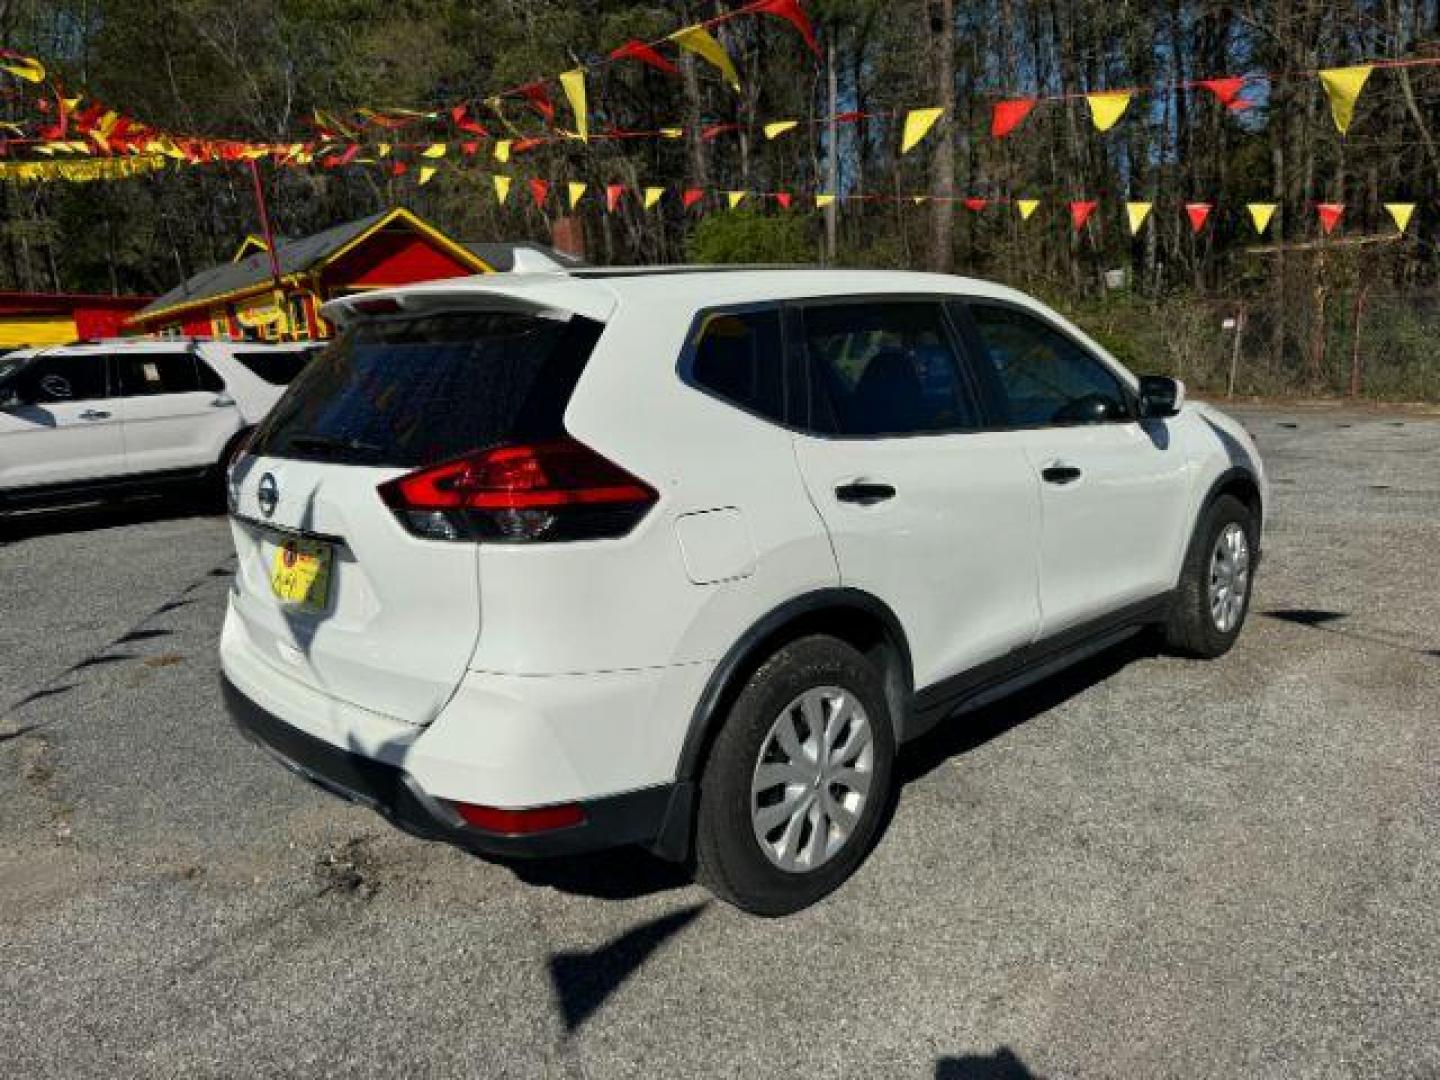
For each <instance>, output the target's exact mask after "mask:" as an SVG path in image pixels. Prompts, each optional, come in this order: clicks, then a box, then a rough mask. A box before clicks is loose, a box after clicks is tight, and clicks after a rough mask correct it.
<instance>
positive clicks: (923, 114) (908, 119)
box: [900, 109, 945, 154]
mask: <svg viewBox="0 0 1440 1080" xmlns="http://www.w3.org/2000/svg"><path fill="white" fill-rule="evenodd" d="M944 112H945V110H944V109H911V110H910V111H909V112H908V113H906V114H905V129H904V131H903V132H902V133H901V136H900V153H902V154H908V153H909V152H910V151H911V150H912V149H914V147H915V144H916V143H918V142H919V141H920V140H921V139H923V138H925V136H926V135H929V134H930V129H931V128H933V127H934V126H935V121H937V120H939V119H940V117H941V116H942V115H943V114H944Z"/></svg>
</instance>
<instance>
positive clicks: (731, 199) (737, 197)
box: [725, 191, 745, 210]
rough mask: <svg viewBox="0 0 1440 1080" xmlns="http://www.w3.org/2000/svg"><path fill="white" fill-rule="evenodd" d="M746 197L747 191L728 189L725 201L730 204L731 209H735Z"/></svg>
mask: <svg viewBox="0 0 1440 1080" xmlns="http://www.w3.org/2000/svg"><path fill="white" fill-rule="evenodd" d="M744 198H745V192H743V191H727V192H726V193H725V201H726V202H728V203H729V204H730V209H731V210H734V209H735V208H736V207H737V206H739V205H740V203H741V201H742V200H744Z"/></svg>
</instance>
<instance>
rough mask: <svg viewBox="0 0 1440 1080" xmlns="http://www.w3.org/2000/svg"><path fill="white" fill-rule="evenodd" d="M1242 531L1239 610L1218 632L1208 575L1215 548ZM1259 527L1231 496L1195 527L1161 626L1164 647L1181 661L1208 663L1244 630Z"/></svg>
mask: <svg viewBox="0 0 1440 1080" xmlns="http://www.w3.org/2000/svg"><path fill="white" fill-rule="evenodd" d="M1232 524H1233V525H1239V526H1240V528H1241V529H1243V530H1244V533H1245V540H1246V543H1247V544H1248V545H1249V576H1248V579H1247V582H1246V588H1245V595H1244V602H1243V606H1242V607H1241V609H1240V616H1239V618H1238V619H1236V621H1235V625H1234V626H1232V627H1231V628H1230V629H1229V630H1222V629H1221V628H1220V627H1219V626H1217V625H1216V621H1215V619H1214V618H1213V617H1212V616H1211V613H1210V595H1209V588H1210V572H1211V563H1212V560H1213V559H1214V557H1215V545H1216V544H1217V542H1218V541H1219V539H1220V536H1221V534H1222V533H1223V532H1224V531H1225V529H1227V528H1228V527H1229V526H1230V525H1232ZM1259 531H1260V530H1259V522H1257V521H1256V520H1255V514H1254V513H1253V512H1252V511H1251V510H1250V508H1249V507H1248V506H1246V505H1245V504H1244V503H1242V502H1241V501H1240V500H1239V499H1237V498H1235V497H1234V496H1233V495H1221V496H1219V497H1218V498H1216V499H1215V500H1214V501H1212V502H1211V503H1210V505H1209V506H1207V507H1206V508H1205V510H1204V512H1203V513H1201V515H1200V520H1199V521H1198V522H1197V523H1196V526H1195V535H1194V537H1193V538H1192V539H1191V542H1190V549H1189V550H1188V551H1187V552H1186V553H1185V565H1184V567H1183V568H1182V569H1181V571H1180V583H1179V587H1178V588H1177V589H1176V590H1175V599H1174V602H1173V604H1172V606H1171V608H1170V617H1169V619H1168V620H1167V622H1166V624H1165V641H1166V644H1167V645H1169V647H1170V648H1171V649H1172V650H1173V651H1175V652H1178V653H1181V654H1182V655H1185V656H1194V657H1200V658H1202V659H1206V660H1213V659H1215V658H1216V657H1219V656H1224V655H1225V654H1226V653H1227V652H1229V651H1230V649H1231V647H1232V646H1233V645H1234V644H1235V641H1236V639H1237V638H1239V636H1240V631H1241V630H1242V629H1243V628H1244V626H1245V617H1246V615H1248V614H1249V611H1250V598H1251V596H1252V595H1253V593H1254V583H1255V559H1256V555H1257V554H1258V552H1259V550H1260V546H1259V542H1260V536H1259Z"/></svg>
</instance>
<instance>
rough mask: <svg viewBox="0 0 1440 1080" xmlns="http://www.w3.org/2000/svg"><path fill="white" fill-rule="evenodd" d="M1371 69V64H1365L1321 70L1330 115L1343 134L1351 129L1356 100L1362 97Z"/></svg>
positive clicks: (1321, 82)
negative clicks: (1361, 92)
mask: <svg viewBox="0 0 1440 1080" xmlns="http://www.w3.org/2000/svg"><path fill="white" fill-rule="evenodd" d="M1371 70H1372V68H1371V67H1370V65H1369V64H1363V65H1361V66H1360V67H1348V68H1330V69H1329V70H1328V71H1322V72H1320V85H1322V86H1323V87H1325V94H1326V96H1327V97H1329V99H1330V115H1331V116H1332V117H1334V118H1335V126H1336V127H1337V128H1339V129H1340V134H1341V135H1344V134H1345V133H1346V132H1347V131H1349V130H1350V121H1351V120H1353V119H1355V102H1356V100H1357V99H1358V98H1359V97H1360V91H1361V90H1362V89H1363V88H1364V86H1365V80H1366V79H1368V78H1370V72H1371Z"/></svg>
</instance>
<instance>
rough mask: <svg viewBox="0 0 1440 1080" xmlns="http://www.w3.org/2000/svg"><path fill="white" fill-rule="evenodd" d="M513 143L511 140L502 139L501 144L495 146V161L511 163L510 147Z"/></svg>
mask: <svg viewBox="0 0 1440 1080" xmlns="http://www.w3.org/2000/svg"><path fill="white" fill-rule="evenodd" d="M511 142H512V140H510V139H501V140H500V141H499V142H497V143H496V144H495V160H496V161H509V160H510V145H511Z"/></svg>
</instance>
